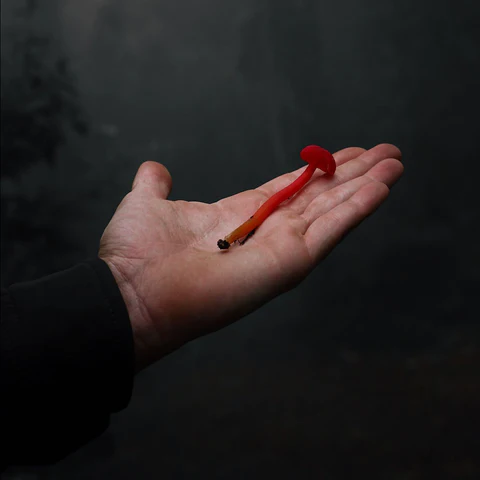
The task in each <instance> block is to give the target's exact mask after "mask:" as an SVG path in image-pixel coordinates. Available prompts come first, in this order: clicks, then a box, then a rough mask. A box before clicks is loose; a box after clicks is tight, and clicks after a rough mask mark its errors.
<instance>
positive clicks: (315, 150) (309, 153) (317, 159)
mask: <svg viewBox="0 0 480 480" xmlns="http://www.w3.org/2000/svg"><path fill="white" fill-rule="evenodd" d="M300 157H301V158H302V160H304V161H305V162H307V163H310V164H311V165H315V166H316V167H317V168H319V169H320V170H323V171H324V172H326V173H328V174H329V175H333V174H334V173H335V170H336V168H337V164H336V163H335V159H334V158H333V155H332V154H331V153H330V152H329V151H328V150H325V149H324V148H322V147H319V146H318V145H308V146H306V147H305V148H303V149H302V151H301V152H300Z"/></svg>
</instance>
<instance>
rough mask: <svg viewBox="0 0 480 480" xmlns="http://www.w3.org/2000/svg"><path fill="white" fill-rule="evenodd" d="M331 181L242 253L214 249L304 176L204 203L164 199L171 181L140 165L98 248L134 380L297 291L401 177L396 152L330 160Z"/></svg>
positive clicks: (310, 189)
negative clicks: (113, 286) (129, 337)
mask: <svg viewBox="0 0 480 480" xmlns="http://www.w3.org/2000/svg"><path fill="white" fill-rule="evenodd" d="M334 158H335V161H336V164H337V170H336V172H335V174H334V175H333V176H328V175H323V172H320V171H316V172H315V174H314V176H313V177H312V179H311V180H310V182H309V183H308V184H307V185H306V186H305V187H304V188H303V190H302V191H301V192H300V193H299V194H298V195H295V196H294V197H293V198H292V199H290V200H289V201H287V202H285V203H284V204H282V205H281V206H280V207H278V209H277V210H276V211H275V212H274V213H272V214H271V215H270V216H269V217H268V218H267V219H266V220H265V221H264V222H263V224H262V225H261V227H260V228H258V230H257V231H256V233H255V235H254V236H253V237H251V238H250V239H249V241H248V242H246V243H245V244H244V245H241V246H239V247H238V248H234V249H230V250H219V249H218V247H217V240H218V238H220V237H221V236H222V235H223V234H224V232H225V231H231V230H232V229H233V228H234V227H236V226H237V225H238V224H239V223H241V221H243V220H244V219H245V217H248V216H249V215H251V213H252V211H255V210H256V209H257V208H258V207H259V206H260V205H261V204H262V203H263V202H265V200H266V199H267V198H269V197H270V196H271V195H273V194H274V193H275V192H277V191H278V190H280V189H282V188H283V187H285V186H286V185H288V184H289V183H291V182H292V181H293V180H294V179H295V178H297V177H298V176H299V175H300V174H301V173H302V172H303V170H304V167H302V168H299V169H297V170H295V171H294V172H290V173H287V174H284V175H281V176H279V177H277V178H275V179H273V180H271V181H269V182H267V183H265V184H264V185H262V186H260V187H258V188H256V189H253V190H247V191H244V192H241V193H238V194H236V195H233V196H231V197H228V198H224V199H222V200H219V201H218V202H215V203H212V204H207V203H201V202H187V201H183V200H177V201H171V200H168V196H169V194H170V191H171V188H172V178H171V176H170V174H169V172H168V170H167V169H166V167H165V166H164V165H162V164H160V163H157V162H152V161H147V162H144V163H143V164H142V165H141V166H140V168H139V169H138V172H137V174H136V176H135V179H134V182H133V186H132V190H131V191H130V192H129V193H128V194H127V195H126V196H125V197H124V199H123V200H122V202H121V203H120V205H119V206H118V208H117V210H116V212H115V214H114V215H113V217H112V219H111V221H110V222H109V224H108V226H107V227H106V229H105V231H104V233H103V235H102V238H101V240H100V248H99V252H98V256H99V257H100V258H101V259H103V260H104V261H105V262H106V263H107V265H108V266H109V267H110V269H111V271H112V273H113V275H114V277H115V280H116V282H117V284H118V286H119V289H120V292H121V294H122V296H123V298H124V300H125V304H126V307H127V310H128V314H129V317H130V321H131V324H132V329H133V335H134V344H135V355H136V371H137V372H139V371H141V370H142V369H144V368H146V367H147V366H149V365H151V364H152V363H154V362H156V361H158V360H159V359H160V358H162V357H163V356H165V355H167V354H168V353H170V352H172V351H174V350H176V349H178V348H180V347H181V346H182V345H184V344H186V343H188V342H190V341H192V340H194V339H196V338H198V337H200V336H203V335H206V334H208V333H212V332H214V331H217V330H219V329H221V328H223V327H225V326H227V325H229V324H231V323H232V322H235V321H237V320H239V319H240V318H242V317H244V316H245V315H247V314H249V313H251V312H252V311H254V310H256V309H258V308H259V307H261V306H262V305H264V304H265V303H267V302H268V301H270V300H272V299H273V298H275V297H277V296H278V295H280V294H282V293H284V292H287V291H289V290H291V289H293V288H295V287H296V286H298V285H299V284H300V283H301V282H302V280H304V279H305V278H306V277H307V276H308V274H309V273H310V272H311V271H312V270H313V269H314V268H316V267H317V266H318V265H319V264H320V263H321V261H322V260H323V259H324V258H325V257H326V256H327V255H328V254H329V253H330V252H331V251H332V249H333V248H334V247H335V246H336V245H337V244H338V243H339V242H340V241H341V239H342V238H344V236H345V235H346V234H348V233H349V232H350V231H351V230H352V229H354V228H355V227H356V226H357V225H358V224H359V223H361V222H362V221H363V220H364V219H365V218H367V217H368V216H369V215H371V214H372V213H373V212H374V211H375V210H376V209H377V208H378V207H379V206H380V205H381V204H382V203H383V202H384V201H385V200H386V199H387V197H388V195H389V191H390V188H391V187H392V186H393V185H394V184H395V183H396V182H397V181H398V180H399V178H400V177H401V175H402V173H403V165H402V163H401V152H400V150H399V149H398V148H397V147H396V146H394V145H391V144H380V145H377V146H375V147H373V148H371V149H369V150H365V149H363V148H359V147H350V148H345V149H343V150H340V151H338V152H336V153H334Z"/></svg>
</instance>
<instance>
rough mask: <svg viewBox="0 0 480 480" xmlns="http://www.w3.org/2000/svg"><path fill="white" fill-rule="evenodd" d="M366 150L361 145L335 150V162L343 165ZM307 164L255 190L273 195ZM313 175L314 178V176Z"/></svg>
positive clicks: (316, 174)
mask: <svg viewBox="0 0 480 480" xmlns="http://www.w3.org/2000/svg"><path fill="white" fill-rule="evenodd" d="M364 152H366V149H365V148H361V147H347V148H343V149H342V150H339V151H338V152H335V153H334V154H333V157H334V158H335V163H336V164H337V166H339V165H343V164H344V163H347V162H348V161H350V160H353V159H355V158H357V157H359V156H360V155H361V154H362V153H364ZM305 167H306V165H302V166H301V167H299V168H297V169H296V170H294V171H293V172H288V173H285V174H283V175H280V176H279V177H276V178H274V179H273V180H269V181H268V182H266V183H264V184H263V185H260V186H259V187H257V188H256V189H255V190H256V191H258V192H261V193H264V194H265V195H267V196H271V195H273V194H274V193H276V192H278V191H279V190H281V189H282V188H283V187H286V186H287V185H288V184H289V183H291V182H292V181H293V180H295V178H297V177H298V175H299V174H300V173H301V172H303V171H304V170H305ZM313 175H314V177H315V176H318V175H323V172H320V171H317V172H315V173H314V174H313ZM314 177H312V178H314Z"/></svg>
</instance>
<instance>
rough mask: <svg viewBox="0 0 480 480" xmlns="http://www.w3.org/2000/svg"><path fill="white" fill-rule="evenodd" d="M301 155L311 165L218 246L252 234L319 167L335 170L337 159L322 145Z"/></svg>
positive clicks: (327, 170)
mask: <svg viewBox="0 0 480 480" xmlns="http://www.w3.org/2000/svg"><path fill="white" fill-rule="evenodd" d="M313 147H314V148H313ZM301 156H302V158H303V159H304V160H305V161H307V162H309V165H308V166H307V168H306V169H305V170H304V172H303V173H302V174H301V175H300V176H299V177H298V178H297V179H296V180H294V181H293V182H292V183H291V184H290V185H287V186H286V187H285V188H283V189H282V190H280V191H278V192H277V193H275V194H274V195H272V196H271V197H270V198H269V199H268V200H267V201H266V202H264V203H263V204H262V205H261V206H260V208H259V209H258V210H257V211H256V212H255V213H254V214H253V215H252V216H251V217H250V218H249V219H248V220H247V221H246V222H244V223H242V225H240V226H239V227H237V228H236V229H235V230H233V232H231V233H229V234H228V235H227V236H226V237H225V238H223V239H220V240H218V242H217V246H218V248H220V249H221V250H226V249H228V248H230V245H231V244H232V243H233V242H235V241H237V240H239V239H240V238H243V237H245V236H246V235H248V234H251V233H252V232H253V231H254V230H255V229H256V228H257V227H258V226H259V225H261V224H262V223H263V222H264V221H265V219H266V218H268V216H269V215H270V214H271V213H272V212H273V211H274V210H275V209H276V208H277V207H278V206H279V205H280V204H281V203H283V202H284V201H285V200H288V199H289V198H290V197H292V196H293V195H295V193H297V192H298V191H299V190H300V189H301V188H302V187H303V186H305V184H306V183H307V182H308V181H309V180H310V179H311V178H312V176H313V173H314V172H315V170H316V169H317V168H321V169H322V170H324V171H326V172H327V173H329V174H333V173H334V172H335V160H334V159H333V156H332V155H331V154H330V153H329V152H328V151H327V150H324V149H323V148H321V147H317V146H312V145H311V146H309V147H305V148H304V149H303V150H302V152H301ZM332 161H333V166H332Z"/></svg>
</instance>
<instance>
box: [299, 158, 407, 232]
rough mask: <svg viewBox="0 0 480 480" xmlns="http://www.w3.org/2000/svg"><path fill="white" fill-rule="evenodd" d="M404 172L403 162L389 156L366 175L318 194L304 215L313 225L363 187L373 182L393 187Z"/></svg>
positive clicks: (307, 222) (309, 223)
mask: <svg viewBox="0 0 480 480" xmlns="http://www.w3.org/2000/svg"><path fill="white" fill-rule="evenodd" d="M402 173H403V164H402V163H401V162H399V161H398V160H397V159H394V158H387V159H385V160H382V161H381V162H380V163H378V164H377V165H375V166H374V167H372V168H371V169H370V170H369V171H368V172H367V173H366V174H365V175H362V176H360V177H356V178H354V179H352V180H349V181H348V182H346V183H342V184H340V185H337V186H336V187H335V188H332V189H330V190H327V191H325V192H323V193H322V194H320V195H318V196H317V197H316V198H315V199H314V200H313V201H312V202H310V204H309V205H308V206H307V207H306V209H305V211H304V212H303V214H302V217H303V218H304V219H305V221H306V225H307V226H308V225H311V224H312V223H313V222H314V221H315V220H316V219H317V218H318V217H320V216H321V215H324V214H325V213H327V212H329V211H330V210H332V209H333V208H335V207H336V206H338V205H340V204H342V203H343V202H345V201H347V200H348V199H350V198H351V197H352V196H353V195H354V194H355V193H357V192H358V191H359V190H360V189H361V188H362V187H364V186H365V185H367V184H368V183H371V182H380V183H384V184H385V185H386V186H387V187H392V186H393V185H394V184H395V183H396V182H397V181H398V179H399V178H400V177H401V175H402Z"/></svg>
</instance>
